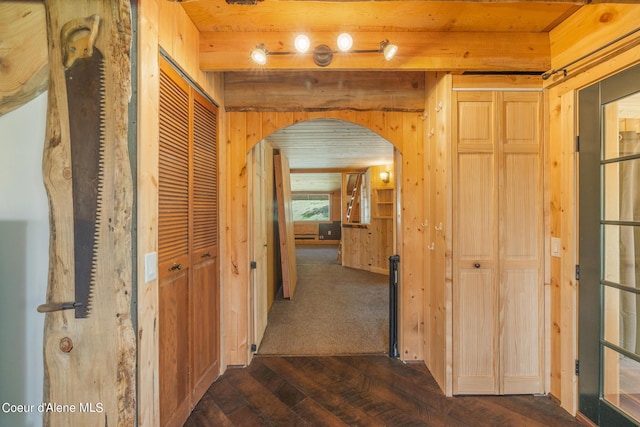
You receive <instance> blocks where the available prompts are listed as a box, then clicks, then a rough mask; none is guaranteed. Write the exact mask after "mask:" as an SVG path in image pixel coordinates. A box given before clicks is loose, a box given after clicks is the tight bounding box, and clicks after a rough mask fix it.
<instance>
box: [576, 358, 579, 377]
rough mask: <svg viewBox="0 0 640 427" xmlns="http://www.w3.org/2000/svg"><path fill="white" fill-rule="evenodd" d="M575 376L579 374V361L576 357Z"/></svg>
mask: <svg viewBox="0 0 640 427" xmlns="http://www.w3.org/2000/svg"><path fill="white" fill-rule="evenodd" d="M575 372H576V377H579V376H580V361H579V360H578V359H576V370H575Z"/></svg>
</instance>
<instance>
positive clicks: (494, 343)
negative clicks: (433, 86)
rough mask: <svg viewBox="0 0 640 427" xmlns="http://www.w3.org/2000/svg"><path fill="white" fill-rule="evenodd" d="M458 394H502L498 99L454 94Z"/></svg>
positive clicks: (455, 383)
mask: <svg viewBox="0 0 640 427" xmlns="http://www.w3.org/2000/svg"><path fill="white" fill-rule="evenodd" d="M454 95H455V96H454V105H457V108H456V109H455V111H454V114H455V116H456V117H455V118H454V123H457V127H456V129H455V132H456V136H455V141H456V146H455V153H456V154H455V155H456V158H457V164H456V168H455V172H454V173H455V174H456V177H455V181H456V182H455V184H454V200H455V201H454V203H455V204H456V209H455V210H454V219H453V220H454V224H455V230H456V236H457V237H456V238H455V243H454V245H455V246H454V248H453V251H454V254H455V255H454V265H453V270H454V275H455V277H454V288H453V298H454V303H453V304H454V312H453V334H454V337H455V338H454V343H453V357H454V366H453V377H454V381H453V393H454V394H498V392H499V384H498V368H499V366H498V363H499V354H500V349H499V336H498V278H497V274H498V230H497V229H496V225H497V223H498V221H497V215H498V212H497V207H498V204H497V195H496V191H495V188H496V182H497V167H496V164H495V157H496V156H495V150H497V148H496V129H495V127H494V126H495V111H494V107H495V102H494V98H493V94H492V93H491V92H465V93H462V92H460V93H455V94H454Z"/></svg>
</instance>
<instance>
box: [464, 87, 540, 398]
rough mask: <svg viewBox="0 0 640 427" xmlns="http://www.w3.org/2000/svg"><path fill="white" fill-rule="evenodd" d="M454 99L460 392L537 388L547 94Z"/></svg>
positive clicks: (466, 95)
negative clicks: (543, 106)
mask: <svg viewBox="0 0 640 427" xmlns="http://www.w3.org/2000/svg"><path fill="white" fill-rule="evenodd" d="M453 98H454V102H455V105H456V108H455V110H454V115H455V117H454V123H456V127H455V131H454V132H455V135H454V138H455V141H456V144H455V159H456V160H455V161H456V164H455V168H454V169H455V172H454V173H455V183H454V198H455V199H454V201H455V210H454V224H455V225H456V228H455V240H454V241H455V243H454V248H453V249H454V266H453V267H454V287H453V297H454V306H453V323H454V324H453V326H454V344H453V347H454V348H453V354H454V366H453V373H454V375H453V377H454V384H453V386H454V390H453V392H454V393H455V394H516V393H540V392H542V391H543V382H542V380H543V375H542V371H543V357H542V354H543V353H542V350H543V347H542V343H543V330H542V319H543V299H542V290H543V288H542V277H541V274H542V235H543V231H542V221H543V220H542V175H541V171H542V164H541V161H542V155H541V152H540V147H541V140H542V137H541V129H542V124H541V123H542V120H541V95H540V94H539V93H537V92H457V93H455V94H454V97H453Z"/></svg>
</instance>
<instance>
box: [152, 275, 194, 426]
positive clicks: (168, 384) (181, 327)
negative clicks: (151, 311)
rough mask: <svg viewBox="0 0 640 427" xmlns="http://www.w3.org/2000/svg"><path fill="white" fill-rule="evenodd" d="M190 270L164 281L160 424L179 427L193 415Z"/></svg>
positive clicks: (160, 331)
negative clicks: (180, 423) (189, 415)
mask: <svg viewBox="0 0 640 427" xmlns="http://www.w3.org/2000/svg"><path fill="white" fill-rule="evenodd" d="M188 277H189V272H188V270H187V269H185V270H182V271H178V272H176V273H174V274H171V275H169V276H167V277H165V278H163V279H161V280H160V289H159V295H158V305H159V311H158V334H159V337H160V348H159V353H160V364H159V366H160V369H161V370H162V375H160V421H161V424H162V425H176V424H179V421H178V422H176V420H182V419H183V418H185V417H186V416H188V414H189V412H190V411H191V407H190V396H191V393H190V392H189V365H190V363H189V293H188V289H189V287H188V283H189V280H188Z"/></svg>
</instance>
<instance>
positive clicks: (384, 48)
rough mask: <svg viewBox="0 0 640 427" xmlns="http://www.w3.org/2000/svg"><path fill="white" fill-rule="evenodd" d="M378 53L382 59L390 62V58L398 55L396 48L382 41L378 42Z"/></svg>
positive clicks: (387, 41)
mask: <svg viewBox="0 0 640 427" xmlns="http://www.w3.org/2000/svg"><path fill="white" fill-rule="evenodd" d="M380 51H381V52H382V54H383V55H384V59H386V60H387V61H391V58H393V57H394V56H395V55H396V53H398V46H396V45H395V44H391V43H389V40H383V41H381V42H380Z"/></svg>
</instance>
